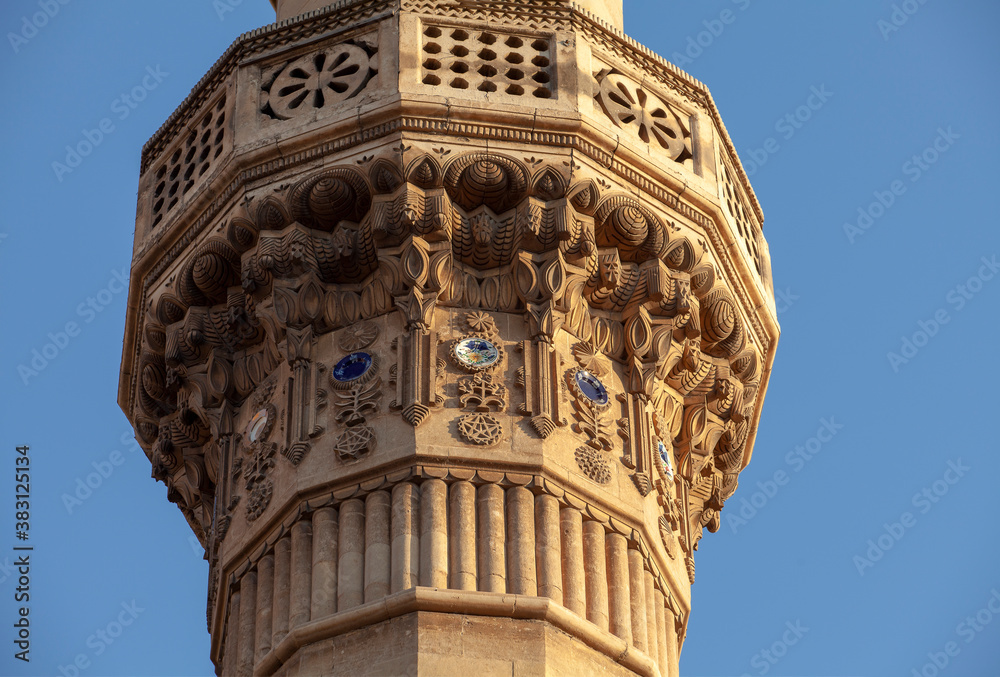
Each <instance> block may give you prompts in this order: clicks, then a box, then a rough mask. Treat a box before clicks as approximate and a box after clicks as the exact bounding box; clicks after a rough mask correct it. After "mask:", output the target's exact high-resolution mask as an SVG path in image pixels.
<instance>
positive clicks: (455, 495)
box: [448, 481, 478, 590]
mask: <svg viewBox="0 0 1000 677" xmlns="http://www.w3.org/2000/svg"><path fill="white" fill-rule="evenodd" d="M449 499H450V501H451V518H450V524H449V531H450V533H449V538H448V547H449V548H450V550H451V553H450V567H449V572H448V576H449V585H448V587H450V588H453V589H455V590H477V589H478V585H477V580H478V578H477V565H476V488H475V487H474V486H472V483H471V482H465V481H461V482H455V483H454V484H453V485H451V489H450V491H449Z"/></svg>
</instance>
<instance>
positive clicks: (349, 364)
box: [333, 353, 372, 383]
mask: <svg viewBox="0 0 1000 677" xmlns="http://www.w3.org/2000/svg"><path fill="white" fill-rule="evenodd" d="M371 368H372V356H371V355H369V354H368V353H351V354H350V355H348V356H347V357H345V358H344V359H342V360H341V361H340V362H338V363H337V366H335V367H334V368H333V379H334V380H335V381H338V382H340V383H350V382H351V381H356V380H358V379H359V378H361V377H362V376H364V375H365V374H367V373H368V370H369V369H371Z"/></svg>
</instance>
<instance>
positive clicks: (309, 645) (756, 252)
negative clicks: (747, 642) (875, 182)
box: [118, 0, 779, 677]
mask: <svg viewBox="0 0 1000 677" xmlns="http://www.w3.org/2000/svg"><path fill="white" fill-rule="evenodd" d="M276 11H277V17H278V23H276V24H273V25H271V26H267V27H265V28H262V29H259V30H257V31H253V32H251V33H247V34H245V35H243V36H242V37H240V38H239V39H238V40H237V41H236V42H235V43H234V44H233V45H232V46H231V47H230V48H229V49H228V50H227V51H226V52H225V54H223V56H222V57H221V58H220V59H219V61H218V62H217V63H216V64H215V65H214V66H213V67H212V69H211V70H210V71H209V72H208V74H207V75H206V76H205V77H204V78H203V79H202V80H201V81H200V82H199V83H198V84H197V86H196V87H195V88H194V90H193V91H192V92H191V95H190V96H189V97H188V98H187V99H186V100H185V101H184V102H183V103H182V104H181V106H180V107H179V108H178V109H177V110H176V112H175V113H174V114H173V115H171V116H170V118H169V119H168V120H167V121H166V123H165V124H164V125H163V127H162V128H161V129H160V130H159V131H158V132H157V133H156V134H155V135H154V136H153V138H152V139H151V140H150V141H149V142H148V143H147V144H146V146H145V148H144V149H143V152H142V163H141V173H140V178H139V199H138V208H137V217H136V237H135V250H134V258H133V263H132V275H131V287H130V290H129V304H128V318H127V324H126V330H125V343H124V352H123V357H122V370H121V380H120V386H119V396H118V397H119V404H120V405H121V407H122V409H123V410H124V411H125V413H126V415H127V416H128V417H129V419H130V420H131V421H132V423H133V425H134V427H135V431H136V436H137V439H138V440H139V442H140V443H141V444H142V446H143V448H144V449H145V451H146V454H147V456H148V457H149V459H150V461H151V464H152V472H153V477H155V478H156V479H157V480H159V481H162V482H163V483H165V485H166V487H167V499H168V500H170V501H172V502H174V503H176V504H177V506H178V507H179V508H180V510H181V511H182V512H183V514H184V516H185V517H186V518H187V520H188V522H189V523H190V525H191V528H192V529H193V531H194V532H195V534H197V536H198V538H199V539H200V540H201V542H202V544H203V545H204V547H205V553H206V559H207V560H208V562H209V565H210V573H209V580H208V581H207V621H208V631H209V632H210V633H211V636H212V649H211V658H212V660H213V661H214V663H215V665H216V670H217V672H218V673H219V674H222V675H227V676H228V675H283V676H290V675H319V674H323V675H352V676H354V675H402V674H407V675H413V674H420V675H486V674H504V675H508V674H514V675H521V674H541V673H544V674H547V675H573V676H576V675H583V674H607V675H648V676H655V675H661V676H664V677H666V676H667V675H676V674H677V666H678V656H679V653H680V650H681V645H682V643H683V639H684V635H685V629H686V627H687V621H688V618H689V615H690V613H691V595H690V591H691V585H692V583H693V582H694V577H695V566H694V550H695V549H696V548H697V546H698V541H699V539H700V538H701V536H702V532H703V530H704V529H705V528H706V527H707V528H708V530H709V531H715V530H717V529H718V528H719V512H720V511H721V510H722V507H723V504H724V503H725V502H726V500H727V499H728V498H729V497H730V496H731V495H732V494H733V492H734V491H735V490H736V486H737V481H738V477H739V473H740V471H741V470H742V469H743V468H744V467H745V466H746V464H747V463H748V462H749V460H750V454H751V449H752V446H753V441H754V437H755V434H756V430H757V422H758V420H759V416H760V412H761V406H762V403H763V399H764V392H765V390H766V386H767V380H768V376H769V374H770V369H771V364H772V362H773V358H774V351H775V347H776V343H777V339H778V333H779V329H778V324H777V320H776V312H775V306H774V295H773V287H772V283H771V270H770V262H769V255H768V249H767V244H766V242H765V241H764V238H763V236H762V234H761V222H762V214H761V210H760V207H759V205H758V203H757V201H756V199H755V197H754V194H753V192H752V190H751V188H750V185H749V183H748V181H747V177H746V174H745V173H744V171H743V169H742V167H741V166H740V163H739V160H738V159H737V157H736V153H735V151H734V148H733V144H732V142H731V141H730V139H729V137H728V135H727V133H726V130H725V127H724V126H723V124H722V121H721V119H720V117H719V112H718V110H717V109H716V107H715V104H714V103H713V101H712V98H711V97H710V95H709V93H708V90H707V88H706V87H705V86H704V85H703V84H701V83H700V82H698V81H697V80H695V79H694V78H692V77H690V76H689V75H687V74H685V73H683V72H682V71H680V70H679V69H678V68H676V67H675V66H673V65H671V64H669V63H667V62H665V61H664V60H662V59H661V58H659V57H658V56H656V55H655V54H653V53H651V52H649V51H648V50H646V49H645V48H643V47H642V46H641V45H639V44H637V43H635V42H634V41H632V40H630V39H629V38H628V37H626V36H625V35H624V34H623V33H622V32H621V29H622V6H621V0H576V2H570V1H569V0H526V1H525V2H510V1H501V0H341V1H340V2H337V3H335V4H327V3H324V2H322V1H320V0H278V1H277V6H276ZM192 620H193V619H192Z"/></svg>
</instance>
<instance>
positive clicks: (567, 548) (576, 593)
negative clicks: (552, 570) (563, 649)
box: [559, 508, 587, 618]
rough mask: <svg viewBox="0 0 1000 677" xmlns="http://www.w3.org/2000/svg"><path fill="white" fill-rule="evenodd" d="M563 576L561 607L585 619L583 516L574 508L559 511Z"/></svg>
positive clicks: (585, 589) (585, 587)
mask: <svg viewBox="0 0 1000 677" xmlns="http://www.w3.org/2000/svg"><path fill="white" fill-rule="evenodd" d="M559 528H560V530H561V532H562V533H561V536H562V539H561V543H560V545H561V555H562V576H563V605H564V606H565V607H566V608H567V609H569V610H570V611H572V612H573V613H575V614H576V615H578V616H579V617H580V618H586V617H587V583H586V573H585V571H584V558H583V514H582V513H581V512H580V511H579V510H577V509H576V508H563V509H562V510H560V511H559Z"/></svg>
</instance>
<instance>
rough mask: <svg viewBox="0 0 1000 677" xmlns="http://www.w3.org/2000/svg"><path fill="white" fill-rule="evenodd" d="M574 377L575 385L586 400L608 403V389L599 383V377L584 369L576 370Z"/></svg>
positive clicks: (595, 402)
mask: <svg viewBox="0 0 1000 677" xmlns="http://www.w3.org/2000/svg"><path fill="white" fill-rule="evenodd" d="M574 378H576V385H577V387H578V388H579V389H580V392H581V393H583V396H584V397H586V398H587V399H588V400H590V401H591V402H593V403H594V404H599V405H602V406H603V405H605V404H607V403H608V390H607V388H605V387H604V384H603V383H601V379H599V378H597V377H596V376H594V375H593V374H591V373H590V372H589V371H584V370H580V371H578V372H576V376H575V377H574Z"/></svg>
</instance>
